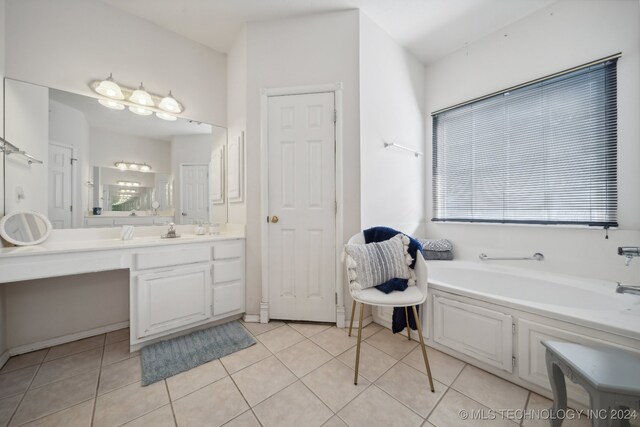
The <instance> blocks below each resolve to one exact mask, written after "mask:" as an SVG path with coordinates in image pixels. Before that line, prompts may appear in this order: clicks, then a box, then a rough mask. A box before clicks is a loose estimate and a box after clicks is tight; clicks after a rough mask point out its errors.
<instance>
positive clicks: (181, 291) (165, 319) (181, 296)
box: [136, 264, 211, 338]
mask: <svg viewBox="0 0 640 427" xmlns="http://www.w3.org/2000/svg"><path fill="white" fill-rule="evenodd" d="M209 274H210V273H209V266H208V265H207V264H204V265H199V266H193V267H184V268H176V269H174V270H169V271H165V272H159V273H149V274H143V275H140V276H138V279H137V290H136V291H137V308H138V319H137V320H138V322H137V331H136V332H137V336H138V337H139V338H142V337H146V336H149V335H153V334H157V333H160V332H164V331H169V330H172V329H177V328H181V327H184V326H188V325H191V324H194V323H197V322H200V321H203V320H206V319H208V318H209V317H210V316H211V303H210V301H211V280H210V276H209Z"/></svg>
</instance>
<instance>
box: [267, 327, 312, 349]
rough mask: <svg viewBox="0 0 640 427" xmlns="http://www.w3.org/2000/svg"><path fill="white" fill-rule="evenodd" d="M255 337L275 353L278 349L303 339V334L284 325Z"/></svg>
mask: <svg viewBox="0 0 640 427" xmlns="http://www.w3.org/2000/svg"><path fill="white" fill-rule="evenodd" d="M257 338H258V339H259V340H260V342H261V343H262V344H264V346H265V347H267V348H268V349H269V351H271V352H272V353H277V352H279V351H280V350H284V349H285V348H287V347H291V346H292V345H294V344H296V343H298V342H300V341H302V340H304V335H302V334H301V333H299V332H298V331H296V330H295V329H293V328H292V327H290V326H288V325H285V326H283V327H281V328H277V329H274V330H272V331H269V332H265V333H264V334H260V335H258V337H257Z"/></svg>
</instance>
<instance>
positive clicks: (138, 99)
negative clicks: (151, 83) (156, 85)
mask: <svg viewBox="0 0 640 427" xmlns="http://www.w3.org/2000/svg"><path fill="white" fill-rule="evenodd" d="M129 101H131V102H135V103H136V104H140V105H148V106H153V100H152V99H151V95H149V93H148V92H147V91H146V90H144V86H142V83H140V87H139V88H138V89H136V90H134V91H133V93H132V94H131V96H130V97H129Z"/></svg>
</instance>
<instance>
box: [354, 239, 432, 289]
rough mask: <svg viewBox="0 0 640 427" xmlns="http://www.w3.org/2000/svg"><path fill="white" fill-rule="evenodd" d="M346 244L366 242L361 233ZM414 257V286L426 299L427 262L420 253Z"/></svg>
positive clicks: (362, 243)
mask: <svg viewBox="0 0 640 427" xmlns="http://www.w3.org/2000/svg"><path fill="white" fill-rule="evenodd" d="M347 243H349V244H351V245H364V244H365V243H366V241H365V240H364V233H363V232H362V231H361V232H359V233H358V234H354V235H353V236H351V238H350V239H349V241H348V242H347ZM416 257H417V258H418V259H417V260H416V265H415V267H414V269H413V271H414V272H415V273H416V286H417V287H418V289H420V292H422V295H424V296H425V298H426V297H427V287H428V283H429V282H428V278H429V276H428V274H427V261H425V259H424V256H423V255H422V252H420V251H418V253H416ZM344 268H345V270H346V269H347V265H346V263H345V266H344ZM347 277H349V272H348V271H347ZM347 286H348V285H347Z"/></svg>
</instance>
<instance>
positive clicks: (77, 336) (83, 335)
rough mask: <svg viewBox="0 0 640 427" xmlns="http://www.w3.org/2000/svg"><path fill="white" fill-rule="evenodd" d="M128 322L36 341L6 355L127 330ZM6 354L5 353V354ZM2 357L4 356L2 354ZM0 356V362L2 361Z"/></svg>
mask: <svg viewBox="0 0 640 427" xmlns="http://www.w3.org/2000/svg"><path fill="white" fill-rule="evenodd" d="M128 326H129V321H128V320H127V321H126V322H120V323H114V324H111V325H107V326H101V327H99V328H95V329H89V330H87V331H82V332H76V333H75V334H69V335H63V336H61V337H56V338H51V339H48V340H44V341H38V342H35V343H32V344H24V345H19V346H17V347H13V348H10V349H9V350H8V353H9V355H10V356H17V355H19V354H24V353H29V352H30V351H35V350H41V349H43V348H49V347H53V346H56V345H60V344H66V343H68V342H72V341H77V340H81V339H83V338H89V337H93V336H96V335H100V334H106V333H107V332H113V331H117V330H118V329H123V328H127V327H128ZM5 353H7V352H5ZM3 356H4V354H3ZM1 357H2V356H0V361H1V360H2V358H1Z"/></svg>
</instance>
